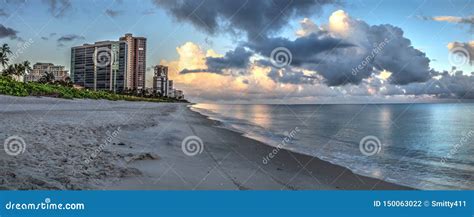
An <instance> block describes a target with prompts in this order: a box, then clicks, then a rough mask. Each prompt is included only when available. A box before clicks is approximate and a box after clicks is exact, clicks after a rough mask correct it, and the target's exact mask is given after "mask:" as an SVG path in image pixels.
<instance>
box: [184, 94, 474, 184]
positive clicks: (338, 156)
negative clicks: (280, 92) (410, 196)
mask: <svg viewBox="0 0 474 217" xmlns="http://www.w3.org/2000/svg"><path fill="white" fill-rule="evenodd" d="M192 109H193V110H195V111H197V112H200V113H202V114H204V115H206V116H208V117H210V118H211V119H214V120H218V121H220V122H222V127H225V128H228V129H231V130H234V131H238V132H241V133H244V135H245V136H247V137H250V138H253V139H256V140H259V141H261V142H264V143H266V144H268V145H272V146H278V145H279V144H280V146H283V148H285V149H289V150H292V151H295V152H298V153H303V154H307V155H311V156H315V157H318V158H320V159H322V160H326V161H329V162H331V163H334V164H337V165H340V166H344V167H346V168H348V169H350V170H352V171H353V172H355V173H357V174H361V175H365V176H369V177H374V178H379V179H384V180H386V181H389V182H393V183H397V184H402V185H406V186H411V187H414V188H418V189H474V104H455V103H453V104H371V105H217V104H195V105H193V106H192ZM285 138H286V139H285ZM364 138H366V139H365V140H364ZM377 140H378V141H377ZM283 141H285V142H283ZM361 144H362V145H361ZM371 147H372V148H373V149H370V148H371ZM263 157H264V156H262V161H263Z"/></svg>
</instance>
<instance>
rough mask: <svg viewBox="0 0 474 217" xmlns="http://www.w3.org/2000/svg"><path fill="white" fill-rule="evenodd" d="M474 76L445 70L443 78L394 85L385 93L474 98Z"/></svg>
mask: <svg viewBox="0 0 474 217" xmlns="http://www.w3.org/2000/svg"><path fill="white" fill-rule="evenodd" d="M472 84H474V76H472V75H471V76H469V75H463V74H462V72H460V71H459V72H457V73H454V74H453V75H451V74H449V73H447V72H443V73H442V76H441V78H439V79H434V78H433V79H430V80H428V81H427V82H425V83H412V84H408V85H403V86H392V87H390V88H388V89H387V91H385V92H384V93H383V94H384V95H416V96H419V95H431V96H436V97H438V98H456V99H474V89H473V86H472Z"/></svg>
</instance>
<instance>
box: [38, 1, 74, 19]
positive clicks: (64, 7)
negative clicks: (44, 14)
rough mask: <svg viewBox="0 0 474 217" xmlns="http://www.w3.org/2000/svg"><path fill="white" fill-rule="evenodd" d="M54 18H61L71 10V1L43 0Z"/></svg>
mask: <svg viewBox="0 0 474 217" xmlns="http://www.w3.org/2000/svg"><path fill="white" fill-rule="evenodd" d="M43 2H44V3H45V4H46V5H47V6H48V10H49V12H50V13H51V15H52V16H53V17H56V18H61V17H64V15H66V13H67V11H68V10H69V9H71V1H70V0H43Z"/></svg>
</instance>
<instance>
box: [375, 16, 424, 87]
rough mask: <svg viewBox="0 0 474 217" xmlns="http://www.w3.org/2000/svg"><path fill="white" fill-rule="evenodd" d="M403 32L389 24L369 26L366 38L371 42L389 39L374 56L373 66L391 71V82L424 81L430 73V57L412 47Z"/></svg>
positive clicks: (401, 83)
mask: <svg viewBox="0 0 474 217" xmlns="http://www.w3.org/2000/svg"><path fill="white" fill-rule="evenodd" d="M403 34H404V33H403V30H402V29H400V28H398V27H395V26H392V25H389V24H385V25H377V26H371V27H370V30H369V32H368V38H369V39H371V40H372V42H373V43H377V42H380V41H383V40H385V39H389V42H388V43H387V44H386V45H385V46H384V48H383V49H382V50H381V52H380V53H378V54H377V55H376V57H375V58H374V66H375V67H376V68H378V69H379V70H387V71H390V72H392V75H391V76H390V81H391V82H392V83H393V84H400V85H403V84H409V83H413V82H425V81H427V80H428V79H430V78H431V74H432V70H431V69H430V66H429V64H430V59H429V58H428V57H426V54H425V53H424V52H421V51H420V50H418V49H416V48H414V47H413V46H412V44H411V41H410V40H409V39H408V38H405V37H404V35H403Z"/></svg>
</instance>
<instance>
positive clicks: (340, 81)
mask: <svg viewBox="0 0 474 217" xmlns="http://www.w3.org/2000/svg"><path fill="white" fill-rule="evenodd" d="M312 23H313V22H312V21H310V20H308V19H304V20H303V21H302V22H301V24H302V30H299V31H300V33H301V34H300V35H301V37H299V38H297V39H295V40H289V39H287V38H281V37H279V38H268V39H266V40H262V41H259V42H252V43H249V45H248V46H249V47H250V48H251V49H253V50H255V51H257V52H258V53H260V54H261V55H263V56H265V57H267V58H271V57H270V54H271V51H272V49H275V48H277V47H285V48H287V49H288V50H290V52H291V55H292V62H291V66H293V67H299V68H303V69H306V70H311V71H315V72H317V73H318V74H320V75H321V76H322V77H323V78H324V82H325V83H326V84H328V85H329V86H339V85H346V84H359V83H360V82H361V81H362V80H363V79H367V78H369V77H370V76H371V75H372V74H379V73H380V72H382V71H384V70H386V71H389V72H390V73H391V76H390V79H389V80H390V81H391V82H392V83H394V84H400V85H403V84H409V83H412V82H424V81H427V80H428V79H430V77H431V73H432V71H431V70H430V67H429V62H430V60H429V58H427V57H426V55H425V53H423V52H421V51H419V50H417V49H415V48H414V47H413V46H412V44H411V41H410V40H409V39H407V38H405V37H404V33H403V31H402V30H401V29H400V28H398V27H395V26H392V25H389V24H385V25H374V26H371V25H369V24H367V23H366V22H364V21H362V20H356V19H353V18H351V17H350V16H349V15H348V14H347V13H346V12H344V11H342V10H338V11H335V12H334V13H332V15H331V16H330V17H329V22H328V24H327V25H324V27H321V28H319V27H315V26H314V25H312ZM308 27H310V28H308Z"/></svg>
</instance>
